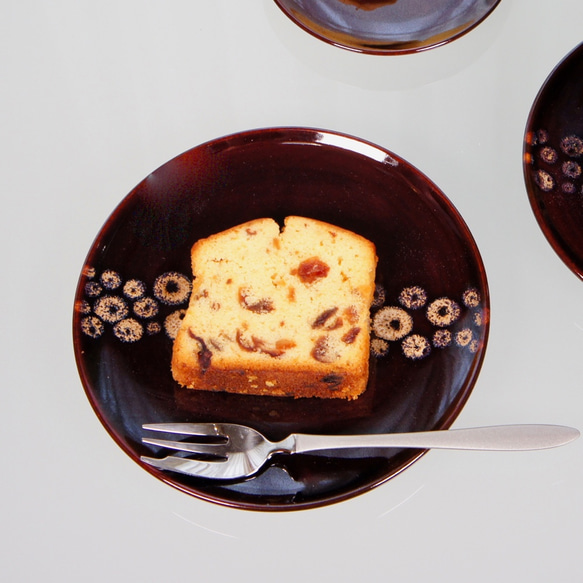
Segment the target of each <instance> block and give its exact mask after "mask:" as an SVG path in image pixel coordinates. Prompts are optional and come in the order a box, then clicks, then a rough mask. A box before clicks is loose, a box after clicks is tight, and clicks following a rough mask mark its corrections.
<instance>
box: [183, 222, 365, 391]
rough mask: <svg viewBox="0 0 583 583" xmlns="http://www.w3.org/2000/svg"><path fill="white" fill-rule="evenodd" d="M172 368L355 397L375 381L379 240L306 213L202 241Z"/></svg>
mask: <svg viewBox="0 0 583 583" xmlns="http://www.w3.org/2000/svg"><path fill="white" fill-rule="evenodd" d="M191 261H192V271H193V276H194V281H193V287H192V295H191V297H190V304H189V307H188V310H187V312H186V315H185V317H184V319H183V320H182V324H181V327H180V330H179V332H178V334H177V336H176V339H175V341H174V347H173V355H172V374H173V376H174V378H175V380H176V381H177V382H178V383H179V384H181V385H182V386H184V387H188V388H192V389H200V390H211V391H228V392H233V393H244V394H253V395H271V396H290V397H296V398H297V397H321V398H344V399H356V398H357V397H358V396H359V395H360V394H361V393H362V392H363V391H364V390H365V388H366V383H367V380H368V360H369V347H370V306H371V303H372V301H373V294H374V288H375V283H374V282H375V270H376V263H377V257H376V253H375V247H374V245H373V244H372V243H371V242H370V241H368V240H367V239H365V238H363V237H361V236H360V235H357V234H355V233H353V232H351V231H347V230H345V229H341V228H339V227H336V226H334V225H331V224H328V223H324V222H321V221H317V220H314V219H308V218H303V217H295V216H291V217H287V218H286V219H285V224H284V227H283V228H281V229H280V226H279V225H278V224H277V223H276V222H275V221H274V220H273V219H257V220H254V221H250V222H248V223H244V224H242V225H238V226H236V227H233V228H231V229H228V230H226V231H223V232H221V233H217V234H215V235H212V236H210V237H208V238H207V239H202V240H200V241H197V242H196V243H195V244H194V246H193V247H192V250H191Z"/></svg>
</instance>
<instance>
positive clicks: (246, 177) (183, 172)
mask: <svg viewBox="0 0 583 583" xmlns="http://www.w3.org/2000/svg"><path fill="white" fill-rule="evenodd" d="M288 215H300V216H306V217H312V218H314V219H319V220H322V221H326V222H329V223H332V224H335V225H337V226H339V227H343V228H346V229H350V230H352V231H354V232H356V233H359V234H361V235H363V236H365V237H367V238H368V239H370V240H371V241H373V242H374V243H375V245H376V248H377V255H378V257H379V263H378V268H377V284H378V293H377V298H376V301H375V306H374V309H373V314H376V313H377V312H378V310H381V309H385V312H384V313H385V314H389V315H390V320H389V321H390V322H391V326H392V327H393V329H394V330H395V334H394V338H392V339H391V340H390V341H388V340H385V339H383V338H378V337H376V336H375V335H374V334H373V340H372V344H373V346H374V355H372V356H371V359H370V378H369V383H368V387H367V390H366V391H365V393H364V394H363V395H361V397H360V398H358V399H357V400H355V401H350V402H349V401H344V400H340V399H296V400H294V399H291V398H277V397H257V396H246V395H236V394H227V393H212V392H206V391H196V390H189V389H184V388H181V387H180V386H178V385H177V383H175V382H174V381H173V379H172V376H171V372H170V358H171V352H172V339H173V337H174V335H175V333H176V327H177V326H178V325H179V323H180V318H181V315H182V314H183V313H184V312H183V310H184V309H185V308H186V306H187V302H188V297H189V292H190V285H191V280H190V278H191V272H190V248H191V246H192V244H193V243H194V242H195V241H196V240H197V239H199V238H202V237H207V236H209V235H211V234H212V233H217V232H219V231H222V230H224V229H227V228H229V227H232V226H234V225H237V224H240V223H243V222H245V221H249V220H251V219H256V218H259V217H272V218H274V219H276V220H278V221H282V219H283V218H284V217H286V216H288ZM387 310H388V312H387ZM488 315H489V295H488V288H487V282H486V275H485V272H484V268H483V264H482V261H481V259H480V255H479V252H478V249H477V247H476V245H475V243H474V240H473V238H472V236H471V234H470V232H469V230H468V228H467V226H466V225H465V223H464V221H463V220H462V218H461V217H460V215H459V214H458V212H457V211H456V210H455V208H454V207H453V206H452V204H451V202H449V200H448V199H447V198H446V197H445V196H444V194H443V193H442V192H441V191H440V190H439V189H438V188H437V187H436V186H435V185H434V184H433V183H432V182H431V181H430V180H428V178H426V177H425V176H424V175H423V174H421V173H420V172H419V171H418V170H417V169H415V168H414V167H412V166H411V165H410V164H408V163H407V162H405V161H404V160H402V159H401V158H399V157H398V156H396V155H394V154H392V153H391V152H389V151H387V150H384V149H382V148H379V147H377V146H375V145H373V144H370V143H368V142H364V141H362V140H358V139H356V138H353V137H350V136H346V135H343V134H338V133H334V132H329V131H321V130H314V129H305V128H272V129H263V130H254V131H249V132H245V133H240V134H235V135H231V136H227V137H223V138H220V139H217V140H214V141H212V142H209V143H206V144H203V145H201V146H198V147H196V148H194V149H192V150H189V151H187V152H185V153H184V154H182V155H180V156H178V157H177V158H174V159H173V160H171V161H170V162H168V163H166V164H164V165H163V166H162V167H161V168H159V169H158V170H156V171H154V172H153V173H152V174H150V175H149V176H148V177H147V178H146V179H145V180H144V181H143V182H141V183H140V184H139V185H138V186H137V187H136V188H135V189H134V190H133V191H132V192H130V194H129V195H127V197H126V198H125V199H124V200H123V201H122V202H121V204H120V205H119V206H118V207H117V208H116V209H115V211H114V212H113V214H112V215H111V216H110V218H109V219H108V220H107V222H106V223H105V225H104V226H103V228H102V229H101V231H100V233H99V234H98V236H97V238H96V240H95V242H94V244H93V246H92V248H91V250H90V251H89V254H88V256H87V260H86V263H85V265H84V267H83V270H82V273H81V276H80V279H79V284H78V288H77V291H76V301H75V311H74V319H73V335H74V345H75V355H76V360H77V365H78V368H79V372H80V376H81V379H82V382H83V385H84V387H85V390H86V393H87V396H88V398H89V400H90V402H91V404H92V406H93V408H94V410H95V412H96V413H97V415H98V417H99V418H100V420H101V422H102V423H103V425H104V426H105V428H106V429H107V430H108V431H109V433H110V434H111V436H112V437H113V439H114V440H115V441H116V442H117V443H118V444H119V445H120V446H121V447H122V448H123V450H124V451H126V452H127V453H128V454H129V456H130V457H131V458H132V459H134V460H135V461H136V462H137V463H139V464H140V465H142V466H143V467H144V468H145V469H146V470H147V471H149V472H151V473H152V474H154V475H155V476H156V477H158V478H159V479H161V480H163V481H165V482H167V483H169V484H171V485H172V486H174V487H176V488H179V489H180V490H183V491H185V492H187V493H189V494H192V495H194V496H196V497H198V498H202V499H205V500H209V501H212V502H216V503H219V504H223V505H228V506H233V507H238V508H246V509H256V510H257V509H260V510H287V509H300V508H309V507H314V506H320V505H323V504H328V503H331V502H336V501H339V500H343V499H346V498H348V497H351V496H354V495H356V494H359V493H362V492H365V491H367V490H369V489H371V488H372V487H374V486H377V485H379V484H381V483H383V482H385V481H386V480H388V479H389V478H391V477H392V476H394V475H396V474H398V473H399V472H401V471H402V470H404V469H405V468H406V467H408V466H409V465H410V464H411V463H413V462H414V461H415V460H417V459H418V458H419V457H420V456H421V455H422V454H423V453H424V452H423V451H419V450H400V449H388V450H380V451H379V450H353V451H350V452H341V451H338V452H334V453H330V452H322V453H314V454H296V455H289V454H287V455H285V454H280V455H276V456H275V457H273V458H272V460H271V461H270V462H269V463H268V464H267V465H266V466H265V468H264V469H263V471H261V472H260V473H259V475H257V476H256V477H254V478H251V479H247V480H241V481H237V482H231V483H224V482H217V481H212V480H208V479H201V478H193V477H188V476H185V475H182V474H175V473H164V472H162V471H159V470H156V469H154V468H152V467H150V466H148V465H145V464H143V463H142V462H141V461H140V456H141V455H154V456H156V455H158V454H157V453H156V452H155V449H151V448H152V446H146V445H143V444H142V443H141V438H142V436H143V432H142V428H141V426H142V424H144V423H156V422H170V421H182V422H195V421H215V422H217V421H223V422H235V423H242V424H246V425H250V426H252V427H255V428H256V429H258V430H259V431H261V432H263V433H264V434H265V435H266V436H267V437H268V438H270V439H273V440H276V439H282V438H283V437H285V436H286V435H288V434H289V433H291V432H305V433H323V434H326V433H327V434H335V433H344V434H360V433H383V432H386V433H389V432H396V431H421V430H431V429H443V428H447V427H449V426H450V425H451V423H452V422H453V421H454V419H455V418H456V416H457V415H458V414H459V412H460V411H461V409H462V407H463V405H464V403H465V402H466V400H467V398H468V397H469V395H470V392H471V390H472V387H473V386H474V383H475V381H476V378H477V376H478V372H479V369H480V367H481V364H482V361H483V358H484V352H485V347H486V340H487V336H488V319H489V318H488Z"/></svg>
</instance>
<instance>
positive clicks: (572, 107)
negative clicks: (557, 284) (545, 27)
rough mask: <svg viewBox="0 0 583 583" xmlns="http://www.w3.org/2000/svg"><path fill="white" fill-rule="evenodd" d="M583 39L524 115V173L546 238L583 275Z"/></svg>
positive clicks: (565, 261) (529, 195)
mask: <svg viewBox="0 0 583 583" xmlns="http://www.w3.org/2000/svg"><path fill="white" fill-rule="evenodd" d="M582 168H583V44H580V45H579V46H577V47H576V48H575V49H574V50H573V51H572V52H571V53H569V54H568V55H567V56H566V57H565V58H564V59H563V60H562V61H561V62H560V63H559V65H557V67H556V68H555V69H554V70H553V71H552V72H551V74H550V75H549V77H548V78H547V79H546V81H545V82H544V84H543V86H542V87H541V89H540V91H539V93H538V95H537V97H536V99H535V101H534V104H533V106H532V109H531V111H530V115H529V118H528V122H527V126H526V133H525V140H524V177H525V181H526V189H527V191H528V197H529V200H530V204H531V206H532V209H533V211H534V215H535V217H536V220H537V221H538V224H539V225H540V228H541V229H542V231H543V233H544V234H545V236H546V238H547V240H548V241H549V243H550V244H551V246H552V247H553V249H554V250H555V252H556V253H557V254H558V255H559V257H560V258H561V259H562V260H563V261H564V263H565V264H566V265H567V266H568V267H569V268H570V269H571V270H572V271H573V272H574V273H575V274H576V275H577V276H579V277H580V278H583V170H582Z"/></svg>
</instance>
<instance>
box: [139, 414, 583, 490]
mask: <svg viewBox="0 0 583 583" xmlns="http://www.w3.org/2000/svg"><path fill="white" fill-rule="evenodd" d="M142 427H143V429H145V430H147V431H156V432H163V433H167V434H180V435H183V436H185V437H188V438H193V437H196V438H198V440H199V442H198V443H194V442H193V440H190V441H173V440H168V439H157V438H153V437H144V438H143V439H142V441H143V442H144V443H147V444H150V445H156V446H159V447H162V448H168V449H171V450H176V451H182V452H187V453H188V454H190V455H193V456H194V455H197V456H199V457H202V459H192V458H190V457H180V456H173V455H169V456H167V457H164V458H153V457H148V456H142V457H141V459H142V461H143V462H145V463H147V464H150V465H151V466H154V467H156V468H158V469H161V470H171V471H174V472H180V473H183V474H188V475H190V476H197V477H204V478H214V479H222V480H233V479H237V478H246V477H248V476H252V475H253V474H255V473H256V472H257V471H258V470H259V469H260V468H261V467H262V466H263V465H264V464H265V462H266V461H267V460H268V459H269V458H270V457H271V456H272V455H273V454H275V453H281V452H283V453H289V454H294V453H300V452H309V451H317V450H331V449H347V448H375V447H379V448H391V447H395V448H414V449H465V450H482V451H529V450H535V449H548V448H552V447H558V446H560V445H565V444H567V443H570V442H571V441H574V440H575V439H577V438H578V437H579V431H578V430H577V429H574V428H572V427H565V426H562V425H498V426H492V427H475V428H471V429H452V430H441V431H422V432H416V433H392V434H373V435H311V434H306V433H292V434H291V435H289V436H288V437H286V438H285V439H283V440H281V441H276V442H273V441H269V440H268V439H267V438H265V437H264V436H263V435H262V434H261V433H259V432H258V431H256V430H255V429H252V428H251V427H245V426H244V425H237V424H234V423H151V424H146V425H143V426H142ZM201 438H202V441H203V442H202V443H201ZM209 439H211V440H212V441H213V442H209Z"/></svg>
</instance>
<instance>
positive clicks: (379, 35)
mask: <svg viewBox="0 0 583 583" xmlns="http://www.w3.org/2000/svg"><path fill="white" fill-rule="evenodd" d="M275 3H276V4H277V5H278V6H279V7H280V8H281V10H283V12H284V13H285V14H286V15H287V16H288V17H289V18H290V19H291V20H292V21H293V22H294V23H296V24H297V25H298V26H300V27H301V28H303V29H304V30H305V31H307V32H308V33H310V34H311V35H313V36H315V37H316V38H319V39H320V40H323V41H325V42H327V43H329V44H332V45H335V46H338V47H341V48H344V49H348V50H352V51H357V52H361V53H370V54H382V55H391V54H404V53H414V52H418V51H423V50H426V49H430V48H434V47H437V46H439V45H443V44H445V43H448V42H450V41H452V40H454V39H457V38H459V37H460V36H462V35H464V34H466V33H467V32H469V31H470V30H472V29H473V28H475V27H476V26H477V25H478V24H480V23H481V22H482V21H483V20H484V19H485V18H486V17H487V16H488V15H489V14H490V13H491V12H492V11H493V10H494V8H496V6H497V5H498V4H499V3H500V0H431V1H429V2H419V1H417V0H318V1H317V2H314V0H275Z"/></svg>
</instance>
